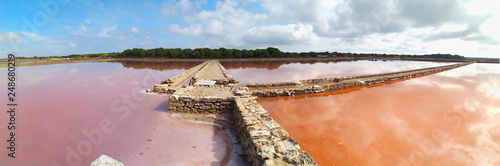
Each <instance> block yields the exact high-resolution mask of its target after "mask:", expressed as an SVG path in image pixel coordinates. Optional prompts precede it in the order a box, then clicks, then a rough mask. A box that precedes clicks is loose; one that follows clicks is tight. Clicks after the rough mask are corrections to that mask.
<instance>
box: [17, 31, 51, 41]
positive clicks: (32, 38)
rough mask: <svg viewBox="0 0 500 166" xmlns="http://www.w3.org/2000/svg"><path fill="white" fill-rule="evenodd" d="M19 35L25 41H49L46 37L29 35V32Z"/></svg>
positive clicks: (34, 34)
mask: <svg viewBox="0 0 500 166" xmlns="http://www.w3.org/2000/svg"><path fill="white" fill-rule="evenodd" d="M20 34H21V35H23V37H24V38H26V39H27V40H47V39H49V38H48V37H46V36H42V35H39V34H36V33H31V32H20Z"/></svg>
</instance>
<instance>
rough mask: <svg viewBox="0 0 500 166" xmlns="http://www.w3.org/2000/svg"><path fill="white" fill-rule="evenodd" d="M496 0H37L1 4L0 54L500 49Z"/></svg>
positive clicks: (491, 53) (474, 53)
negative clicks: (223, 49)
mask: <svg viewBox="0 0 500 166" xmlns="http://www.w3.org/2000/svg"><path fill="white" fill-rule="evenodd" d="M498 11H500V10H499V4H498V1H490V0H474V1H469V0H456V1H452V0H419V1H411V0H387V1H382V2H374V1H371V0H274V1H268V0H225V1H210V0H156V1H155V0H152V1H131V0H129V1H127V0H122V1H100V0H33V1H29V0H28V1H16V0H2V2H0V22H1V23H2V24H1V25H0V58H5V57H6V56H7V54H9V53H14V54H16V55H17V56H27V57H31V56H60V55H69V54H83V53H101V52H119V51H123V50H125V49H128V48H155V47H164V48H198V47H208V48H219V47H226V48H237V49H254V48H266V47H269V46H272V47H277V48H279V49H281V50H283V51H293V52H301V51H339V52H359V53H372V52H374V53H403V54H427V53H451V54H460V55H464V56H469V57H498V55H499V53H500V52H499V42H498V40H499V34H498V29H499V28H500V27H499V20H500V18H499V17H498V16H499V14H498Z"/></svg>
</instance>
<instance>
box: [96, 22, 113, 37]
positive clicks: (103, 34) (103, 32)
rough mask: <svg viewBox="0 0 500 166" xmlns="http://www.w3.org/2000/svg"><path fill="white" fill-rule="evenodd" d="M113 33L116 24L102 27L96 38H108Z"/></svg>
mask: <svg viewBox="0 0 500 166" xmlns="http://www.w3.org/2000/svg"><path fill="white" fill-rule="evenodd" d="M113 31H116V24H115V25H113V26H109V27H103V28H102V29H101V30H100V32H99V33H98V34H97V36H98V37H100V38H110V37H111V36H110V34H109V33H111V32H113Z"/></svg>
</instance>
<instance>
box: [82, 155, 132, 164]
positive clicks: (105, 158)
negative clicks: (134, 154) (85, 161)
mask: <svg viewBox="0 0 500 166" xmlns="http://www.w3.org/2000/svg"><path fill="white" fill-rule="evenodd" d="M90 166H124V165H123V163H121V162H120V161H118V160H115V159H113V158H111V157H109V156H107V155H101V156H99V158H97V159H96V160H94V161H93V162H92V163H91V164H90Z"/></svg>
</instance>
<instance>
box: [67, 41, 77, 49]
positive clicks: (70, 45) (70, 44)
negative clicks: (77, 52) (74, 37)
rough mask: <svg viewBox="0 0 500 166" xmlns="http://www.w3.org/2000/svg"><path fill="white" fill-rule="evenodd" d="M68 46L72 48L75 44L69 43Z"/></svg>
mask: <svg viewBox="0 0 500 166" xmlns="http://www.w3.org/2000/svg"><path fill="white" fill-rule="evenodd" d="M68 46H69V47H72V48H74V47H76V44H75V43H74V42H69V43H68Z"/></svg>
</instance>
